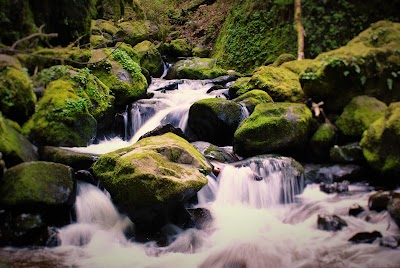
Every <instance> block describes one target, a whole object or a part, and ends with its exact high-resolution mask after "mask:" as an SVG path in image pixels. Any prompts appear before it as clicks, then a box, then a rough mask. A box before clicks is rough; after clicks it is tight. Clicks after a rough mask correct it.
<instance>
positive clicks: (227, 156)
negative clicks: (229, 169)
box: [192, 141, 239, 163]
mask: <svg viewBox="0 0 400 268" xmlns="http://www.w3.org/2000/svg"><path fill="white" fill-rule="evenodd" d="M192 145H193V146H194V147H196V149H197V150H199V152H201V153H202V154H203V155H204V156H205V157H206V158H207V159H209V160H214V161H218V162H221V163H233V162H237V161H239V157H238V156H237V155H236V154H235V153H234V152H233V150H232V148H231V147H218V146H215V145H213V144H211V143H209V142H205V141H195V142H192Z"/></svg>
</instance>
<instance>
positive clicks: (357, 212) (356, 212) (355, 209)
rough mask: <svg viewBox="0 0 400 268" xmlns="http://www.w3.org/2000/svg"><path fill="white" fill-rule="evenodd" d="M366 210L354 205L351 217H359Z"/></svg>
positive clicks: (350, 213)
mask: <svg viewBox="0 0 400 268" xmlns="http://www.w3.org/2000/svg"><path fill="white" fill-rule="evenodd" d="M364 211H365V210H364V208H363V207H361V206H360V205H359V204H353V205H351V207H350V208H349V215H350V216H353V217H357V216H358V215H360V213H362V212H364Z"/></svg>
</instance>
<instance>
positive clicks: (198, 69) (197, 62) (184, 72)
mask: <svg viewBox="0 0 400 268" xmlns="http://www.w3.org/2000/svg"><path fill="white" fill-rule="evenodd" d="M226 74H227V71H226V70H224V69H222V68H220V67H219V66H218V65H217V62H216V61H215V60H213V59H209V58H189V59H185V60H180V61H178V62H176V63H175V64H174V65H173V66H172V67H171V68H170V69H169V70H168V74H167V77H166V78H167V79H212V78H216V77H218V76H222V75H226Z"/></svg>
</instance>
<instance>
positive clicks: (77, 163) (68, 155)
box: [39, 146, 99, 170]
mask: <svg viewBox="0 0 400 268" xmlns="http://www.w3.org/2000/svg"><path fill="white" fill-rule="evenodd" d="M39 155H40V160H42V161H48V162H54V163H60V164H64V165H67V166H70V167H72V168H73V169H75V170H81V169H83V170H88V169H90V167H91V166H92V165H93V163H94V162H95V161H96V160H97V159H98V158H99V156H98V155H93V154H88V153H79V152H75V151H72V150H68V149H64V148H60V147H53V146H44V147H41V148H39Z"/></svg>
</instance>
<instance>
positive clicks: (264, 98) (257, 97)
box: [233, 89, 274, 114]
mask: <svg viewBox="0 0 400 268" xmlns="http://www.w3.org/2000/svg"><path fill="white" fill-rule="evenodd" d="M233 101H235V102H237V103H241V104H244V105H245V106H246V109H247V110H248V111H249V114H251V113H253V111H254V109H255V108H256V106H257V105H258V104H260V103H273V102H274V101H273V100H272V98H271V96H270V95H268V93H267V92H265V91H262V90H259V89H253V90H250V91H248V92H246V93H244V94H242V95H240V96H239V97H237V98H235V99H233Z"/></svg>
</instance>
